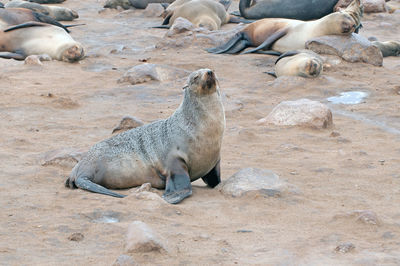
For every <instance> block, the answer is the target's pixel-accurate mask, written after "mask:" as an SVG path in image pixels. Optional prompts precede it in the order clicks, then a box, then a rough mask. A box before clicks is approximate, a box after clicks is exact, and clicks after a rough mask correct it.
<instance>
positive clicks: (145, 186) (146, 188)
mask: <svg viewBox="0 0 400 266" xmlns="http://www.w3.org/2000/svg"><path fill="white" fill-rule="evenodd" d="M143 191H151V184H150V183H144V184H142V185H141V186H140V187H139V188H137V189H136V192H143Z"/></svg>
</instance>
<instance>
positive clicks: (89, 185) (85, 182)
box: [65, 177, 126, 198]
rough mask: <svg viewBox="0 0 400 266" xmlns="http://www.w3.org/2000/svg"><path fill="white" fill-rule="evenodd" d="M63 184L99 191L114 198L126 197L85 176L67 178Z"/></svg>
mask: <svg viewBox="0 0 400 266" xmlns="http://www.w3.org/2000/svg"><path fill="white" fill-rule="evenodd" d="M65 185H66V186H67V185H69V186H70V187H73V185H75V186H77V187H78V188H81V189H84V190H87V191H90V192H94V193H100V194H104V195H108V196H113V197H116V198H124V197H126V196H125V195H121V194H118V193H115V192H113V191H111V190H109V189H106V188H105V187H102V186H100V185H98V184H96V183H93V182H92V181H90V180H89V179H88V178H87V177H77V178H76V179H75V181H71V180H70V179H69V178H68V179H67V181H66V183H65Z"/></svg>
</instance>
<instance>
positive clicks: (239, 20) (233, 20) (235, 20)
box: [229, 16, 256, 24]
mask: <svg viewBox="0 0 400 266" xmlns="http://www.w3.org/2000/svg"><path fill="white" fill-rule="evenodd" d="M255 21H256V20H250V19H243V18H239V17H235V16H230V17H229V23H246V24H249V23H253V22H255Z"/></svg>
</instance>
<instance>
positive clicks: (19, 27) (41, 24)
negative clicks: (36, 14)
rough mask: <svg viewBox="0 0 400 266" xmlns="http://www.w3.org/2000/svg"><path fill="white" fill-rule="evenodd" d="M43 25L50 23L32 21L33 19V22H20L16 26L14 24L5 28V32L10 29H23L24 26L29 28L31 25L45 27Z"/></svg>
mask: <svg viewBox="0 0 400 266" xmlns="http://www.w3.org/2000/svg"><path fill="white" fill-rule="evenodd" d="M43 26H48V24H46V23H42V22H32V21H31V22H26V23H22V24H18V25H16V26H12V27H10V28H7V29H5V30H4V31H3V32H9V31H13V30H18V29H23V28H29V27H43Z"/></svg>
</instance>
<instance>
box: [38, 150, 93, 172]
mask: <svg viewBox="0 0 400 266" xmlns="http://www.w3.org/2000/svg"><path fill="white" fill-rule="evenodd" d="M85 154H86V152H85V151H83V150H79V149H74V148H61V149H57V150H52V151H48V152H46V153H45V154H44V155H43V159H42V162H41V164H42V166H49V165H52V166H61V167H65V168H72V167H74V166H75V164H77V163H78V162H79V161H80V160H81V159H82V157H83V156H84V155H85Z"/></svg>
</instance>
